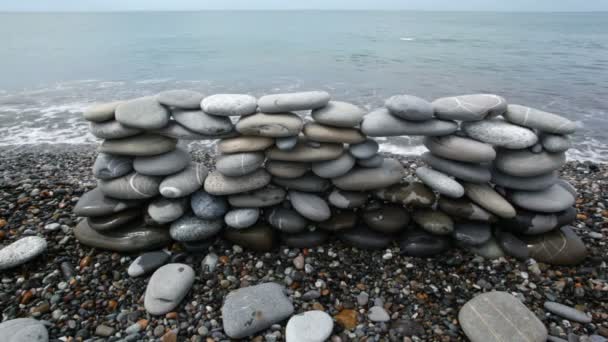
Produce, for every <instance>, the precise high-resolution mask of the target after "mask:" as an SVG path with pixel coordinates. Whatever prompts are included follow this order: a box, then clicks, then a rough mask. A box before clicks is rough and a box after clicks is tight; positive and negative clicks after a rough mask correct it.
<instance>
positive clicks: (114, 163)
mask: <svg viewBox="0 0 608 342" xmlns="http://www.w3.org/2000/svg"><path fill="white" fill-rule="evenodd" d="M131 170H133V158H130V157H126V156H114V155H111V154H107V153H99V154H98V155H97V158H96V159H95V163H93V175H94V176H95V178H98V179H112V178H118V177H121V176H124V175H126V174H127V173H129V172H131Z"/></svg>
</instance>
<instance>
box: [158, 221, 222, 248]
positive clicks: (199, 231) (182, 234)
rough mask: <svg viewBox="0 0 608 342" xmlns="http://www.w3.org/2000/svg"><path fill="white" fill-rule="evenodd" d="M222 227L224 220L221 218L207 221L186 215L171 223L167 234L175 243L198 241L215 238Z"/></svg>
mask: <svg viewBox="0 0 608 342" xmlns="http://www.w3.org/2000/svg"><path fill="white" fill-rule="evenodd" d="M223 226H224V220H223V219H221V218H218V219H209V220H207V219H202V218H200V217H197V216H194V215H192V214H186V215H184V216H182V217H181V218H179V219H178V220H176V221H174V222H173V223H171V228H170V229H169V232H170V234H171V237H172V238H173V240H175V241H180V242H182V241H183V242H189V241H199V240H204V239H209V238H211V237H213V236H215V235H216V234H217V233H219V232H220V230H222V227H223Z"/></svg>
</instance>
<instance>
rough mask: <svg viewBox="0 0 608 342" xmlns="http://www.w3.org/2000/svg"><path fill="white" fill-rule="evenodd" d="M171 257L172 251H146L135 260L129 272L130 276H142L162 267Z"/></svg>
mask: <svg viewBox="0 0 608 342" xmlns="http://www.w3.org/2000/svg"><path fill="white" fill-rule="evenodd" d="M170 257H171V253H169V252H168V251H165V250H160V251H154V252H147V253H144V254H142V255H140V256H138V257H137V258H136V259H135V260H133V262H132V263H131V265H129V268H128V269H127V273H128V274H129V276H130V277H140V276H142V275H145V274H147V273H150V272H152V271H154V270H156V269H157V268H159V267H161V266H162V265H164V264H165V263H166V262H167V261H169V258H170Z"/></svg>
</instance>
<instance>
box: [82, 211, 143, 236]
mask: <svg viewBox="0 0 608 342" xmlns="http://www.w3.org/2000/svg"><path fill="white" fill-rule="evenodd" d="M141 214H142V211H141V209H140V208H132V209H126V210H123V211H119V212H117V213H114V214H109V215H106V216H95V217H88V218H87V223H88V224H89V226H90V227H91V228H93V229H95V230H98V231H108V230H113V229H116V228H120V227H122V226H124V225H125V224H127V223H129V222H132V221H133V220H135V219H136V218H139V217H141Z"/></svg>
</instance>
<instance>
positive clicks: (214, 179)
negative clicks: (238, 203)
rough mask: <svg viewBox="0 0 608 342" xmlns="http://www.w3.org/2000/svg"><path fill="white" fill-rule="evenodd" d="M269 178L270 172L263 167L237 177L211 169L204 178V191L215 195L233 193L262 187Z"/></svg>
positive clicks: (266, 183) (268, 181)
mask: <svg viewBox="0 0 608 342" xmlns="http://www.w3.org/2000/svg"><path fill="white" fill-rule="evenodd" d="M270 179H271V177H270V174H268V172H266V170H264V169H258V170H257V171H254V172H252V173H250V174H248V175H245V176H239V177H226V176H224V175H222V174H221V173H220V172H218V171H213V172H211V173H209V175H208V176H207V178H206V179H205V191H207V192H208V193H210V194H212V195H216V196H222V195H234V194H239V193H243V192H247V191H253V190H257V189H260V188H263V187H265V186H266V185H268V183H270Z"/></svg>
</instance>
